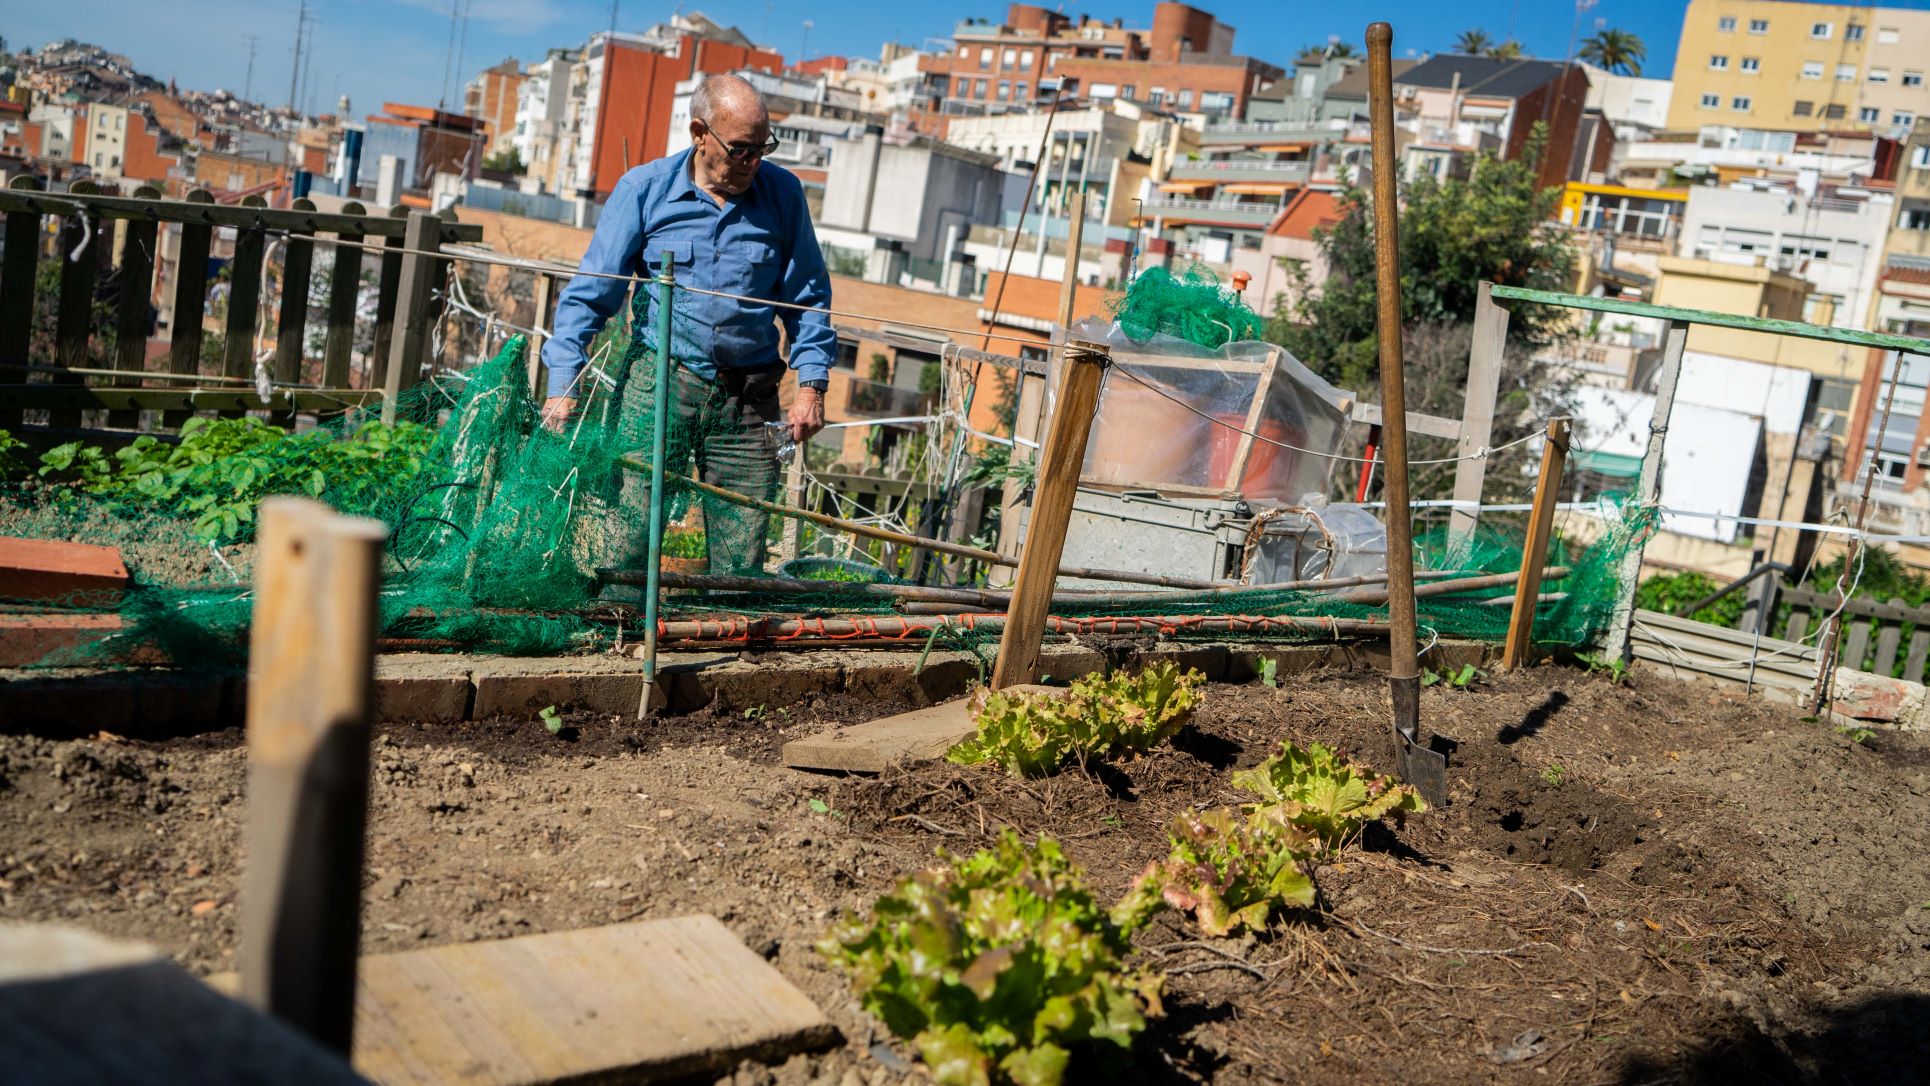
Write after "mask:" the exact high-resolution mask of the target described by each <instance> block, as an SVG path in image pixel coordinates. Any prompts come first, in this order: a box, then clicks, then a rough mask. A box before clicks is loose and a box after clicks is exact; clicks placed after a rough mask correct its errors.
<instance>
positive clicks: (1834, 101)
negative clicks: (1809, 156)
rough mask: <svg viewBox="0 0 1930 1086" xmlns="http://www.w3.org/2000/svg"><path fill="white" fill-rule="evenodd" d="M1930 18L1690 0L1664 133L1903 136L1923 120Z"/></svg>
mask: <svg viewBox="0 0 1930 1086" xmlns="http://www.w3.org/2000/svg"><path fill="white" fill-rule="evenodd" d="M1927 72H1930V10H1926V11H1916V10H1908V9H1903V8H1884V7H1873V6H1869V5H1857V4H1807V3H1790V2H1786V0H1690V3H1689V7H1688V11H1687V12H1686V13H1685V14H1684V15H1683V17H1682V36H1681V38H1680V40H1679V41H1678V43H1677V46H1676V52H1675V78H1674V84H1675V89H1674V91H1673V94H1672V96H1671V98H1670V101H1669V122H1668V123H1669V128H1671V129H1673V130H1677V131H1685V130H1694V129H1698V128H1701V127H1702V126H1704V125H1732V126H1734V127H1737V128H1760V129H1777V130H1794V131H1803V132H1823V131H1844V130H1861V131H1877V132H1881V133H1884V134H1889V133H1890V132H1891V131H1892V130H1893V129H1895V130H1902V131H1907V130H1908V129H1909V127H1910V126H1911V125H1912V124H1913V123H1914V122H1915V121H1916V119H1917V118H1918V117H1920V116H1930V87H1927V86H1926V84H1925V82H1924V77H1925V74H1926V73H1927Z"/></svg>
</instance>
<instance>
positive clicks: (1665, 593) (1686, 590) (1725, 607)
mask: <svg viewBox="0 0 1930 1086" xmlns="http://www.w3.org/2000/svg"><path fill="white" fill-rule="evenodd" d="M1721 587H1722V582H1720V581H1717V580H1716V579H1714V578H1713V577H1710V576H1708V575H1707V574H1703V573H1658V574H1656V575H1655V576H1653V577H1650V578H1649V579H1648V580H1646V581H1643V582H1642V583H1641V584H1640V585H1639V586H1637V587H1636V589H1635V606H1637V607H1640V608H1642V609H1644V610H1648V611H1661V612H1662V613H1664V614H1669V615H1673V614H1675V613H1676V612H1678V611H1680V610H1681V609H1682V608H1684V607H1687V606H1688V605H1690V604H1692V603H1694V602H1695V601H1697V600H1699V599H1702V598H1703V597H1705V596H1707V595H1709V594H1710V593H1711V592H1714V591H1715V590H1716V589H1718V588H1721ZM1747 595H1748V589H1738V590H1736V591H1734V592H1731V593H1729V594H1728V595H1727V596H1724V597H1722V598H1721V599H1719V600H1717V601H1716V602H1714V603H1712V604H1710V605H1709V606H1707V607H1704V608H1702V609H1700V610H1698V611H1696V612H1695V613H1694V614H1692V615H1689V616H1687V617H1688V618H1692V619H1694V620H1695V621H1697V622H1707V623H1710V624H1712V625H1716V626H1728V627H1731V628H1734V626H1735V625H1736V623H1737V622H1740V621H1741V620H1742V605H1743V603H1744V602H1745V601H1744V597H1745V596H1747Z"/></svg>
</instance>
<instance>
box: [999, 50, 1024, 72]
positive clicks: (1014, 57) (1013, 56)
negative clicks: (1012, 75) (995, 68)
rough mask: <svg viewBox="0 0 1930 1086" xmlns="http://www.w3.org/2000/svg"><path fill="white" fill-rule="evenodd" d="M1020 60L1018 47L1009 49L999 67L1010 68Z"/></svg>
mask: <svg viewBox="0 0 1930 1086" xmlns="http://www.w3.org/2000/svg"><path fill="white" fill-rule="evenodd" d="M1018 62H1019V51H1018V50H1017V49H1007V50H1006V51H1005V59H1004V60H1003V61H1001V62H1000V64H999V67H1001V68H1010V67H1012V66H1013V65H1015V64H1017V63H1018Z"/></svg>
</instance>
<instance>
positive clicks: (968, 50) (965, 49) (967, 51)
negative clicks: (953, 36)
mask: <svg viewBox="0 0 1930 1086" xmlns="http://www.w3.org/2000/svg"><path fill="white" fill-rule="evenodd" d="M958 55H959V57H960V58H961V59H964V58H968V57H970V56H971V55H972V47H971V46H969V45H961V46H959V47H958Z"/></svg>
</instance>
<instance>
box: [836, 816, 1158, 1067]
mask: <svg viewBox="0 0 1930 1086" xmlns="http://www.w3.org/2000/svg"><path fill="white" fill-rule="evenodd" d="M939 858H940V860H941V862H942V864H943V865H942V866H940V867H937V868H934V869H933V870H930V871H925V872H922V873H920V874H917V875H914V876H911V877H910V878H907V879H904V880H902V881H900V882H899V883H898V885H897V887H896V888H894V889H893V890H892V891H891V892H890V893H888V894H886V895H885V896H883V897H881V898H879V899H878V901H877V903H876V904H875V905H874V906H873V907H872V910H871V914H870V915H869V916H867V917H851V918H848V919H846V920H845V921H843V922H841V923H840V924H838V925H837V926H836V927H835V928H833V929H832V930H831V932H830V933H829V934H828V935H827V936H825V938H824V939H823V940H821V941H820V942H819V943H818V950H819V951H820V952H821V953H823V954H824V955H825V957H827V958H828V959H830V961H831V962H832V963H833V964H834V965H836V966H838V967H839V968H841V969H842V970H844V971H845V973H846V974H847V975H848V976H849V977H850V978H851V982H852V985H853V986H854V987H855V988H856V989H857V991H858V995H859V998H860V1000H861V1002H862V1003H863V1005H864V1008H865V1009H866V1010H867V1011H870V1012H871V1013H872V1014H874V1015H876V1016H877V1017H878V1018H879V1019H880V1020H881V1021H883V1022H884V1024H885V1026H886V1027H887V1028H889V1029H890V1030H891V1031H892V1033H894V1034H896V1035H897V1036H899V1037H901V1038H905V1039H907V1040H909V1041H910V1042H911V1044H912V1046H913V1047H914V1048H915V1049H916V1050H917V1051H918V1054H919V1056H920V1057H921V1058H922V1059H923V1060H924V1061H925V1063H926V1065H927V1066H928V1067H929V1068H930V1070H931V1075H932V1079H933V1080H934V1081H935V1082H937V1083H939V1084H941V1086H981V1084H986V1083H991V1082H1013V1083H1019V1084H1022V1086H1053V1084H1056V1083H1058V1082H1061V1081H1062V1080H1063V1079H1064V1077H1065V1073H1066V1068H1067V1066H1068V1064H1069V1063H1070V1062H1071V1059H1072V1055H1073V1050H1074V1048H1075V1047H1077V1046H1079V1045H1083V1044H1087V1043H1091V1042H1107V1043H1110V1044H1114V1045H1117V1046H1119V1047H1120V1048H1121V1049H1125V1048H1129V1047H1130V1046H1131V1044H1132V1038H1133V1035H1134V1034H1136V1033H1138V1032H1140V1031H1141V1030H1143V1029H1144V1028H1145V1026H1146V1018H1147V1016H1148V1015H1157V1014H1159V1013H1160V1002H1159V990H1160V985H1161V983H1162V980H1163V978H1162V977H1161V976H1160V975H1159V974H1157V973H1154V972H1151V971H1148V970H1144V969H1141V970H1129V969H1127V968H1126V966H1125V964H1124V959H1125V957H1126V955H1127V953H1128V952H1129V951H1130V949H1131V944H1130V941H1129V938H1128V932H1127V931H1126V930H1125V929H1123V928H1121V927H1119V926H1118V925H1117V924H1115V923H1113V922H1112V920H1111V919H1110V918H1109V917H1108V916H1107V915H1106V913H1105V911H1104V910H1102V909H1101V908H1100V907H1099V906H1098V904H1097V903H1096V902H1095V901H1094V900H1093V896H1092V893H1091V891H1089V890H1088V889H1087V888H1086V886H1085V883H1084V880H1083V878H1082V877H1081V873H1080V872H1079V869H1078V868H1077V867H1075V866H1073V864H1072V863H1071V862H1070V861H1069V860H1067V859H1066V858H1065V855H1064V853H1062V852H1061V851H1060V849H1059V846H1058V843H1057V842H1056V841H1054V840H1052V839H1051V838H1050V837H1044V836H1041V837H1040V838H1039V842H1038V845H1037V846H1036V847H1034V848H1032V849H1027V848H1026V847H1025V845H1024V844H1023V843H1022V842H1021V841H1020V840H1019V837H1018V835H1017V834H1016V833H1014V832H1013V831H1012V830H1010V829H1007V830H1005V831H1004V832H1002V833H1001V834H1000V835H999V839H998V841H997V842H996V844H995V845H994V846H993V847H992V848H990V849H987V850H983V851H980V852H978V853H976V854H974V855H973V856H971V857H969V858H966V859H963V860H955V859H953V858H952V857H950V856H947V855H946V854H945V853H944V852H943V851H942V850H941V851H940V852H939Z"/></svg>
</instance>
